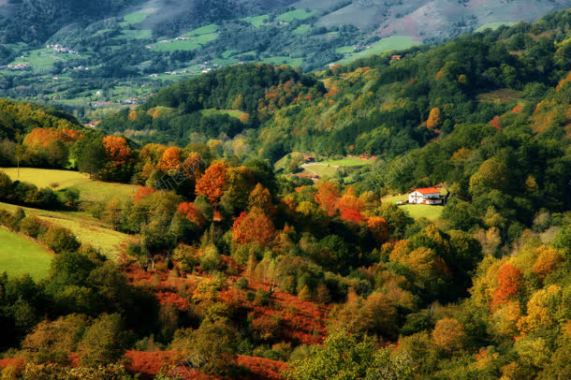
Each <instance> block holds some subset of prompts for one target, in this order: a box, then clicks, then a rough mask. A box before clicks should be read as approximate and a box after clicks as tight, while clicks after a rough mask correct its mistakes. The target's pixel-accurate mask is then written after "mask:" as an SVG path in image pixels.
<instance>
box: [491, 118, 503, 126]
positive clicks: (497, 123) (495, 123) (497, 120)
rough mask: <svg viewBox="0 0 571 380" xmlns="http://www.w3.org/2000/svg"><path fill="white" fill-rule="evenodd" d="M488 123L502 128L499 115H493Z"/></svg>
mask: <svg viewBox="0 0 571 380" xmlns="http://www.w3.org/2000/svg"><path fill="white" fill-rule="evenodd" d="M490 125H491V126H492V127H494V128H496V129H502V119H501V118H500V117H499V116H497V115H496V116H494V118H493V119H492V120H491V121H490Z"/></svg>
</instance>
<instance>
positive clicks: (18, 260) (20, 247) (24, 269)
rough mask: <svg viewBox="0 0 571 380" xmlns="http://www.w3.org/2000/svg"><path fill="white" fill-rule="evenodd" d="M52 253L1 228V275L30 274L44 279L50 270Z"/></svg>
mask: <svg viewBox="0 0 571 380" xmlns="http://www.w3.org/2000/svg"><path fill="white" fill-rule="evenodd" d="M51 260H52V253H50V252H49V251H48V249H46V248H44V247H42V246H41V245H40V244H38V243H36V242H34V241H32V240H30V239H27V238H26V237H24V236H21V235H19V234H17V233H14V232H10V231H8V230H6V229H3V228H0V273H3V272H6V273H8V274H9V275H10V276H16V277H17V276H21V275H24V274H29V275H30V276H32V278H34V279H35V280H39V279H42V278H44V277H45V276H46V275H47V273H48V270H49V268H50V263H51Z"/></svg>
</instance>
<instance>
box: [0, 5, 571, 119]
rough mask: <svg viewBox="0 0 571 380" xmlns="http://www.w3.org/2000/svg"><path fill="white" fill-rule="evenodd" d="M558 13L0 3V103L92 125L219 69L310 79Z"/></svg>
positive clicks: (538, 8)
mask: <svg viewBox="0 0 571 380" xmlns="http://www.w3.org/2000/svg"><path fill="white" fill-rule="evenodd" d="M524 4H526V5H524ZM568 6H571V1H570V0H536V1H533V2H532V3H529V2H523V1H508V2H506V1H500V0H478V1H476V0H472V1H448V0H434V1H429V0H415V1H407V2H402V1H362V0H355V1H350V0H348V1H347V0H334V1H329V0H301V1H294V0H272V1H259V0H216V1H212V0H208V1H206V0H105V1H101V2H98V3H93V2H87V3H86V2H83V1H63V0H38V1H16V0H10V1H0V42H1V45H0V96H5V97H11V98H19V99H26V100H34V101H38V100H39V101H42V102H45V103H48V104H57V105H58V106H60V107H62V106H65V107H67V109H68V110H70V111H73V112H75V115H76V116H77V117H79V118H82V119H83V120H98V119H100V118H101V113H103V112H102V110H105V111H115V110H116V109H118V108H122V107H125V106H126V105H129V104H133V103H140V102H142V101H144V100H145V99H146V97H147V96H148V95H150V94H152V93H154V92H155V91H156V90H157V89H158V88H160V87H163V86H165V85H166V84H170V83H173V82H176V81H178V80H181V79H184V78H189V77H196V76H198V75H200V74H202V73H204V72H209V71H212V70H215V69H218V68H220V67H225V66H231V65H236V64H239V63H248V62H260V63H269V64H288V65H291V66H293V67H299V68H302V69H303V70H305V71H311V70H319V69H323V68H324V67H326V66H327V65H328V64H331V63H344V64H346V63H349V62H353V61H355V60H357V59H360V58H365V57H370V56H373V55H377V54H388V55H390V54H391V52H393V51H395V50H402V49H406V48H409V47H413V46H418V45H423V44H433V43H438V42H442V41H444V40H447V39H449V38H452V37H456V36H459V35H462V34H465V33H470V32H473V31H476V30H484V29H487V28H490V29H495V28H497V27H499V26H501V25H513V24H515V23H517V22H520V21H526V22H529V21H533V20H536V19H538V18H540V17H542V16H543V15H546V14H548V13H549V12H551V11H555V10H560V9H563V8H565V7H568Z"/></svg>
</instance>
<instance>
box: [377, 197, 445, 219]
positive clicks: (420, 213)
mask: <svg viewBox="0 0 571 380" xmlns="http://www.w3.org/2000/svg"><path fill="white" fill-rule="evenodd" d="M407 200H408V194H396V195H387V196H385V197H383V199H382V202H383V203H386V204H396V203H397V202H401V201H405V202H406V201H407ZM399 207H400V208H401V209H402V210H404V211H406V212H408V214H409V215H410V216H411V217H412V218H414V219H421V218H426V219H428V220H430V221H433V222H434V221H437V220H439V219H440V218H441V217H442V211H443V210H444V207H443V206H430V205H408V204H407V205H402V206H399Z"/></svg>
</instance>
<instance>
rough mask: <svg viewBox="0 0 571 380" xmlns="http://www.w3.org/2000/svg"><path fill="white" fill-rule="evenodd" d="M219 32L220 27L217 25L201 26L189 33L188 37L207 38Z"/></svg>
mask: <svg viewBox="0 0 571 380" xmlns="http://www.w3.org/2000/svg"><path fill="white" fill-rule="evenodd" d="M217 32H218V25H216V24H208V25H205V26H201V27H200V28H196V29H193V30H191V31H190V32H188V33H187V34H186V35H187V36H189V37H196V36H205V35H207V34H214V33H217Z"/></svg>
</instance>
